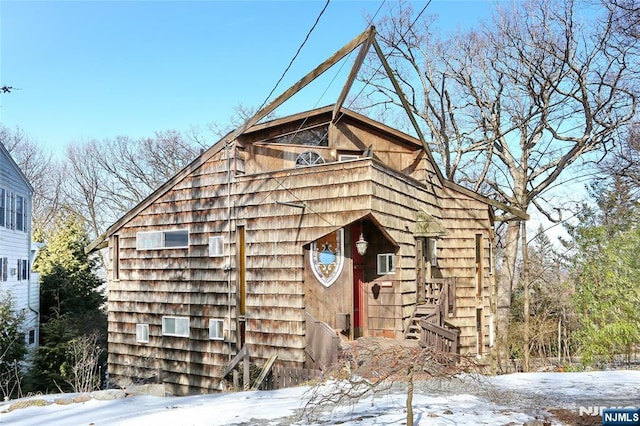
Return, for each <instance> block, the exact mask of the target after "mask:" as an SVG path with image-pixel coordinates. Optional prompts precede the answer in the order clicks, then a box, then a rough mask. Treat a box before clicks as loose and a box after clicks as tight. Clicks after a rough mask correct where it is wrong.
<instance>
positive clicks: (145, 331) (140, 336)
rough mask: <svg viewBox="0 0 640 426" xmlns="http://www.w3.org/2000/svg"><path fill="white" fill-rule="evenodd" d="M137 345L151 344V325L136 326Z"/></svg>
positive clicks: (140, 324)
mask: <svg viewBox="0 0 640 426" xmlns="http://www.w3.org/2000/svg"><path fill="white" fill-rule="evenodd" d="M136 343H149V324H145V323H138V324H136Z"/></svg>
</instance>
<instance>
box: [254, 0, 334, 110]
mask: <svg viewBox="0 0 640 426" xmlns="http://www.w3.org/2000/svg"><path fill="white" fill-rule="evenodd" d="M330 1H331V0H327V2H326V3H325V4H324V7H323V8H322V10H321V11H320V14H319V15H318V17H317V18H316V21H315V22H314V23H313V26H312V27H311V29H310V30H309V32H308V33H307V36H306V37H305V38H304V40H303V42H302V44H301V45H300V47H298V51H297V52H296V54H295V55H293V58H291V61H290V62H289V65H288V66H287V68H286V69H285V70H284V72H283V73H282V75H281V76H280V78H279V79H278V81H277V83H276V85H275V86H273V89H271V92H269V94H268V95H267V98H266V99H265V100H264V102H263V103H262V105H260V108H258V111H260V110H261V109H262V108H263V107H264V106H265V105H266V104H267V102H268V101H269V98H271V95H273V92H275V91H276V89H277V88H278V86H279V85H280V83H281V82H282V80H283V79H284V76H285V75H286V74H287V72H288V71H289V69H290V68H291V66H292V65H293V62H294V61H295V60H296V58H297V57H298V55H299V54H300V51H301V50H302V48H303V47H304V45H305V44H306V43H307V40H309V36H311V33H312V32H313V30H314V29H315V28H316V26H317V25H318V22H320V18H321V17H322V14H323V13H324V11H325V10H327V7H328V6H329V2H330Z"/></svg>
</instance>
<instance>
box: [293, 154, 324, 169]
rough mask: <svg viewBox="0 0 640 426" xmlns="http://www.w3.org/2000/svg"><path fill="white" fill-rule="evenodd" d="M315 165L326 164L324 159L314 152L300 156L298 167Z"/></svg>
mask: <svg viewBox="0 0 640 426" xmlns="http://www.w3.org/2000/svg"><path fill="white" fill-rule="evenodd" d="M314 164H324V158H322V157H321V156H320V154H318V153H317V152H314V151H305V152H303V153H302V154H300V155H298V158H297V159H296V167H303V166H312V165H314Z"/></svg>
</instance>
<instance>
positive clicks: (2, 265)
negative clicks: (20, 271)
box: [0, 257, 9, 281]
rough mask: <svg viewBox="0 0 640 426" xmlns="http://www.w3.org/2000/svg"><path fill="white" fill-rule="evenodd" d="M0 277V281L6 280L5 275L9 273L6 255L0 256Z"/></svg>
mask: <svg viewBox="0 0 640 426" xmlns="http://www.w3.org/2000/svg"><path fill="white" fill-rule="evenodd" d="M0 272H2V273H1V274H0V279H1V280H2V281H7V277H8V275H9V259H8V258H6V257H2V258H0Z"/></svg>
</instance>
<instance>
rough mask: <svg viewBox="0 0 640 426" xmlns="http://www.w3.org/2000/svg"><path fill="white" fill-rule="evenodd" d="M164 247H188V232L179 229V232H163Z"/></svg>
mask: <svg viewBox="0 0 640 426" xmlns="http://www.w3.org/2000/svg"><path fill="white" fill-rule="evenodd" d="M164 247H166V248H178V247H189V231H187V230H186V229H181V230H179V231H164Z"/></svg>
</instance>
